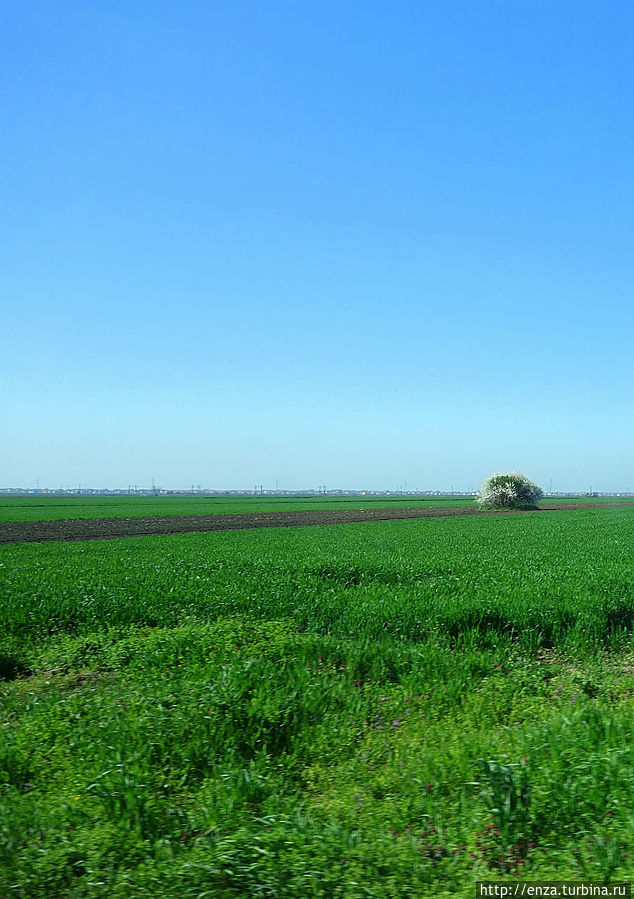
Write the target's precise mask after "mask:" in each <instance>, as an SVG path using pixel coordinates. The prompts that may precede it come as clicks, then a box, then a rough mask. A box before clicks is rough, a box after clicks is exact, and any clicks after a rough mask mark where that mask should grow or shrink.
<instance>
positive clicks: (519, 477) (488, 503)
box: [476, 471, 544, 509]
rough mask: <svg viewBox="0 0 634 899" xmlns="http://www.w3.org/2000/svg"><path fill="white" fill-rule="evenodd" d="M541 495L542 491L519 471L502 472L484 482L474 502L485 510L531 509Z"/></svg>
mask: <svg viewBox="0 0 634 899" xmlns="http://www.w3.org/2000/svg"><path fill="white" fill-rule="evenodd" d="M543 495H544V492H543V490H542V489H541V488H540V487H538V486H537V484H533V482H532V481H531V480H529V479H528V478H527V477H526V475H524V474H522V473H521V471H504V472H501V473H500V472H495V474H492V475H491V476H490V477H488V478H487V479H486V480H485V481H484V483H483V484H482V487H480V490H479V492H478V495H477V497H476V501H477V502H478V503H479V504H480V505H481V506H482V507H483V508H486V509H527V508H528V509H531V508H534V507H535V506H536V505H537V503H538V502H539V501H540V499H541V498H542V496H543Z"/></svg>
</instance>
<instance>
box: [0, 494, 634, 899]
mask: <svg viewBox="0 0 634 899" xmlns="http://www.w3.org/2000/svg"><path fill="white" fill-rule="evenodd" d="M67 502H68V501H67ZM157 502H158V500H157ZM9 505H10V503H9V504H8V505H5V507H4V508H3V514H4V515H5V518H6V517H9V518H10V516H11V514H12V513H11V511H10V510H9V511H7V509H8V506H9ZM97 505H99V504H98V503H97ZM311 507H312V506H311ZM137 508H139V507H137ZM33 511H34V510H32V509H31V510H29V507H28V503H24V504H22V506H21V507H20V509H19V510H18V511H17V512H15V511H14V512H13V516H14V518H19V517H20V516H22V520H26V519H27V518H28V516H29V514H31V513H32V512H33ZM213 511H215V510H213ZM227 511H229V510H227ZM231 511H243V509H234V508H232V509H231ZM58 512H59V509H52V510H51V517H80V516H78V515H77V514H74V515H72V516H71V515H64V514H61V515H58V514H57V513H58ZM83 512H84V513H85V514H86V515H88V514H90V508H89V506H88V505H86V506H85V508H84V509H83ZM108 514H109V515H114V514H116V513H114V512H110V513H108ZM138 514H161V513H157V512H151V513H146V512H143V513H138ZM102 515H103V512H102V511H101V508H100V509H99V512H98V513H97V514H95V516H94V517H102ZM40 517H42V515H41V514H40ZM0 597H1V601H0V678H1V680H0V896H2V897H3V899H4V897H12V896H16V897H33V899H62V897H64V899H66V897H68V899H80V897H81V899H84V897H86V899H88V897H105V896H107V897H109V899H110V897H112V899H115V897H135V899H137V897H138V899H149V897H152V899H155V897H174V899H176V897H178V899H203V897H205V899H206V897H213V899H216V897H219V899H229V897H251V896H254V897H275V899H277V897H298V899H299V897H308V899H312V897H315V899H316V897H324V899H325V897H329V899H330V897H333V899H334V897H341V899H344V897H345V899H361V897H421V896H422V897H424V896H439V895H440V896H442V895H446V896H449V895H457V896H465V897H466V896H472V895H473V893H474V882H475V881H476V880H495V879H508V880H513V879H536V880H537V879H551V880H552V879H560V880H563V879H595V880H602V879H612V880H617V879H621V880H623V879H629V878H630V877H632V876H633V875H634V855H633V847H634V808H633V807H632V802H631V797H632V796H633V795H634V744H633V741H632V734H633V732H634V646H633V642H632V627H633V622H634V505H632V506H631V507H621V508H609V507H605V508H600V509H587V510H583V511H556V512H536V513H532V514H527V515H514V516H496V517H482V518H480V517H462V518H445V519H426V520H415V521H393V522H379V523H369V524H346V525H336V526H329V527H302V528H280V529H265V530H249V531H231V532H216V533H209V534H189V535H185V536H166V537H143V538H133V539H120V540H107V541H103V542H101V541H93V542H86V543H66V544H63V543H45V544H19V545H12V546H3V547H0Z"/></svg>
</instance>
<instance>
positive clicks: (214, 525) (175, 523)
mask: <svg viewBox="0 0 634 899" xmlns="http://www.w3.org/2000/svg"><path fill="white" fill-rule="evenodd" d="M624 505H631V503H625V502H623V503H571V504H567V505H557V506H541V507H540V509H533V510H525V511H515V512H483V511H481V510H480V509H478V508H477V507H475V506H458V507H456V506H454V507H448V508H434V509H421V508H411V509H404V508H397V509H394V508H392V509H333V510H330V509H320V510H317V509H316V510H314V511H312V510H309V511H301V512H300V511H295V512H263V513H257V512H250V513H239V514H235V515H174V516H168V517H152V518H95V519H78V520H75V521H67V520H64V521H6V522H0V543H24V542H29V543H39V542H44V541H49V540H59V541H69V540H113V539H117V538H119V537H144V536H147V537H149V536H153V537H155V536H159V535H161V534H189V533H195V532H207V531H231V530H244V529H246V528H292V527H307V526H310V525H328V524H349V523H352V522H371V521H403V520H409V519H414V518H454V517H457V516H461V515H479V516H483V515H539V514H540V513H542V512H560V511H565V510H569V509H584V510H585V509H599V508H600V509H605V508H606V507H607V506H624Z"/></svg>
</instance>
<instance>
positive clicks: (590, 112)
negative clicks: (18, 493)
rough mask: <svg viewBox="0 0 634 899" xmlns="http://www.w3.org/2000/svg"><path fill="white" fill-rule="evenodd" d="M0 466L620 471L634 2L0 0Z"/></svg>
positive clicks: (441, 478) (119, 471)
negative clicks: (86, 0) (0, 74)
mask: <svg viewBox="0 0 634 899" xmlns="http://www.w3.org/2000/svg"><path fill="white" fill-rule="evenodd" d="M2 25H3V27H2V29H1V34H2V37H1V38H0V40H1V41H2V58H3V63H4V97H3V101H4V102H3V104H2V113H1V115H2V123H3V135H4V139H3V142H2V145H1V146H0V162H1V164H2V170H3V172H4V173H5V177H4V179H3V215H2V217H1V218H0V238H1V240H0V254H1V256H2V266H1V271H2V275H1V278H2V281H1V289H2V296H3V298H4V302H3V317H2V321H3V326H4V327H3V334H4V340H3V348H2V354H1V355H0V376H1V377H0V384H1V386H0V391H1V395H0V399H1V402H2V417H1V420H2V426H1V433H0V436H1V439H0V486H21V487H34V486H35V485H36V481H37V479H39V482H40V484H41V485H42V486H49V487H57V486H59V484H64V486H66V484H70V485H71V486H76V485H78V484H80V483H81V484H84V485H86V486H92V487H119V486H127V485H128V484H139V485H143V486H150V484H151V481H152V479H154V481H155V482H156V484H160V485H162V486H165V487H173V488H178V487H184V488H186V487H189V486H190V485H191V484H198V483H200V484H203V485H204V486H207V487H210V488H218V489H222V488H232V487H233V488H241V487H243V488H245V489H249V488H251V487H252V486H253V485H254V484H256V483H257V484H263V485H264V487H265V488H274V486H275V484H276V482H277V483H278V485H279V487H280V488H287V489H296V488H311V487H316V486H317V485H319V484H326V485H327V486H329V487H333V488H335V487H341V488H349V489H382V488H383V489H395V487H396V485H398V484H403V483H404V482H405V481H407V484H408V486H410V487H411V488H419V489H440V490H443V489H444V490H447V489H451V485H452V484H453V485H455V489H456V490H464V489H466V488H467V487H468V486H472V487H477V486H478V485H479V484H480V483H481V482H482V480H483V479H484V477H486V476H487V475H488V474H490V473H491V472H492V471H494V470H508V469H520V470H522V471H524V472H525V473H526V474H527V475H528V476H529V477H530V478H532V479H533V480H534V481H536V482H537V483H538V484H541V485H542V486H543V487H546V488H548V486H549V485H550V483H551V481H552V486H553V489H554V490H559V491H566V490H569V491H572V490H589V489H590V487H592V488H593V489H594V490H597V491H624V490H629V489H631V488H633V487H634V458H633V455H632V447H633V445H634V419H633V416H632V409H633V408H634V403H633V400H634V396H633V394H634V379H633V378H632V369H631V345H632V337H633V336H634V307H633V304H632V285H633V283H634V279H633V275H634V254H633V253H632V249H631V242H632V233H633V232H634V229H633V222H632V209H634V175H633V169H632V159H633V157H634V93H633V92H632V84H633V83H634V46H633V45H634V7H632V6H631V4H628V3H625V2H613V0H607V2H606V3H605V4H602V6H601V8H600V9H599V7H598V6H597V5H596V4H595V3H593V2H589V0H585V2H584V0H581V2H574V3H573V2H571V0H563V2H560V3H557V4H553V3H551V2H546V0H536V2H534V3H530V4H528V3H526V2H524V0H509V2H505V3H502V2H497V0H495V2H491V3H488V4H485V5H484V6H482V5H474V4H472V3H469V2H467V0H458V2H450V3H447V4H436V3H431V2H422V3H418V2H414V0H395V2H394V3H392V4H390V5H389V8H388V6H387V5H385V4H382V3H378V2H375V0H370V2H368V3H366V4H364V5H363V7H359V6H358V5H356V4H351V3H350V4H347V3H343V4H341V3H334V2H333V0H325V2H319V3H316V2H307V3H303V4H300V5H297V4H292V3H291V2H290V0H286V2H283V0H271V2H270V3H267V4H259V3H256V2H245V0H236V2H234V3H232V4H208V3H204V2H202V0H184V2H183V3H181V4H179V5H178V8H176V7H175V6H174V4H172V3H168V2H167V0H156V2H153V3H151V4H150V3H149V2H147V0H138V2H136V0H135V2H133V3H129V2H124V0H113V2H110V3H108V4H107V5H106V4H97V5H93V6H90V5H88V6H86V4H83V3H79V2H78V0H68V2H65V3H64V4H60V5H58V6H55V5H53V4H50V3H49V2H45V0H34V2H32V3H29V4H28V5H25V4H23V3H18V2H17V0H8V2H7V3H5V4H4V5H3V12H2Z"/></svg>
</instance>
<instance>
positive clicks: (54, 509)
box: [0, 495, 473, 521]
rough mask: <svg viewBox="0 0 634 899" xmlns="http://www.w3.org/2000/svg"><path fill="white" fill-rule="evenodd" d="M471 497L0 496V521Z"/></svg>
mask: <svg viewBox="0 0 634 899" xmlns="http://www.w3.org/2000/svg"><path fill="white" fill-rule="evenodd" d="M472 503H473V500H472V499H471V498H470V497H449V496H447V497H444V496H443V497H437V498H433V499H429V498H427V497H396V498H395V497H388V496H383V497H358V496H353V497H346V496H327V497H326V496H312V497H311V496H305V497H295V496H286V497H285V496H276V497H269V496H248V497H239V496H238V497H232V496H229V497H209V496H195V495H192V496H28V495H27V496H2V497H0V521H61V520H66V519H68V520H72V519H95V518H141V517H145V516H168V515H231V514H236V513H237V514H241V513H248V512H258V513H261V512H287V511H298V512H299V511H309V510H315V509H383V508H386V507H394V508H418V507H421V508H440V507H445V506H464V505H472Z"/></svg>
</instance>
